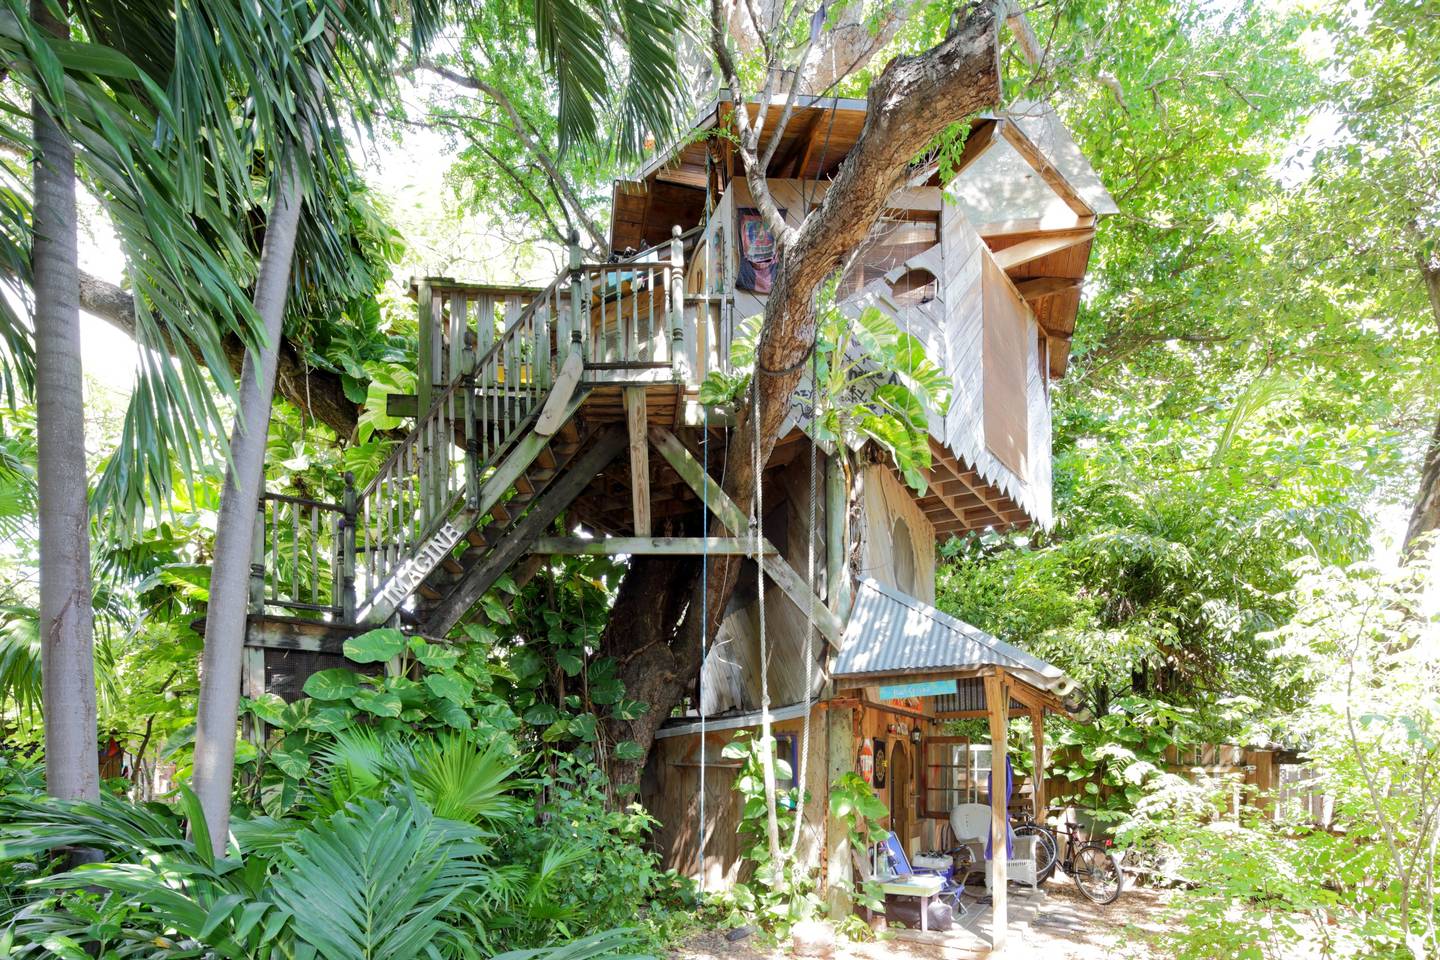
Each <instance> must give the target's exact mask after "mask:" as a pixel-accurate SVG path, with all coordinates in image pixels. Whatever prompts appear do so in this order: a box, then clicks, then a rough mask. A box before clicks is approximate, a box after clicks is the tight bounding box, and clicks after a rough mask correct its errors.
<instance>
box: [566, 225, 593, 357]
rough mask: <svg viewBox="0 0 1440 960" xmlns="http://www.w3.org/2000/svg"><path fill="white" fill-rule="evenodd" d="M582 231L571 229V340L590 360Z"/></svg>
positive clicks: (588, 307)
mask: <svg viewBox="0 0 1440 960" xmlns="http://www.w3.org/2000/svg"><path fill="white" fill-rule="evenodd" d="M580 264H581V259H580V232H579V231H578V230H572V231H570V342H571V343H574V344H577V345H579V346H580V349H581V354H580V355H581V356H582V357H583V358H584V359H585V360H586V361H589V359H590V356H589V354H588V353H587V352H586V348H585V343H586V342H587V341H588V340H589V337H586V336H584V334H583V331H584V329H585V328H584V323H585V320H586V315H587V314H588V313H589V310H590V296H589V290H582V289H581V287H583V286H586V285H585V284H584V283H582V280H583V279H584V271H582V270H581V269H580Z"/></svg>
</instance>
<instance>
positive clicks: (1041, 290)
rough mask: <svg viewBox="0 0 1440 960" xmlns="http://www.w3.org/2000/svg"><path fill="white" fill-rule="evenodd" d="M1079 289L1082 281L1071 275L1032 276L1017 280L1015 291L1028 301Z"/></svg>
mask: <svg viewBox="0 0 1440 960" xmlns="http://www.w3.org/2000/svg"><path fill="white" fill-rule="evenodd" d="M1079 289H1080V281H1079V280H1075V279H1072V278H1070V277H1032V278H1031V279H1029V280H1017V281H1016V282H1015V292H1016V293H1018V294H1020V297H1021V299H1023V300H1026V301H1030V300H1039V299H1040V298H1041V297H1053V296H1054V295H1055V294H1057V293H1065V292H1066V291H1069V290H1079Z"/></svg>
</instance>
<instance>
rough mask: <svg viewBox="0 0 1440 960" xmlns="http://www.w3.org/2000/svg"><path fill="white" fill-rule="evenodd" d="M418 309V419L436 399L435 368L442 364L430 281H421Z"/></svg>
mask: <svg viewBox="0 0 1440 960" xmlns="http://www.w3.org/2000/svg"><path fill="white" fill-rule="evenodd" d="M415 300H416V304H415V306H416V309H417V311H418V313H419V317H418V324H419V329H418V330H417V336H416V342H417V346H418V350H417V358H416V364H415V395H416V405H415V409H416V413H415V416H416V417H423V416H425V414H426V412H427V411H428V410H429V409H430V402H431V400H433V399H434V390H435V367H436V366H437V365H438V364H439V363H440V357H439V355H438V351H437V350H436V349H435V347H436V343H435V341H436V340H437V339H439V337H438V335H439V333H440V328H439V327H438V326H436V323H435V313H434V304H433V303H432V300H433V297H432V296H431V293H430V281H429V280H421V281H420V283H419V287H418V290H417V292H416V297H415Z"/></svg>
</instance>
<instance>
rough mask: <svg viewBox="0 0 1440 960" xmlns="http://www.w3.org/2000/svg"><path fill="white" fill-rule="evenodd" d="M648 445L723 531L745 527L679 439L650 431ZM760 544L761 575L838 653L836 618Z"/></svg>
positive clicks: (766, 545)
mask: <svg viewBox="0 0 1440 960" xmlns="http://www.w3.org/2000/svg"><path fill="white" fill-rule="evenodd" d="M650 442H651V443H652V444H654V445H655V449H656V450H658V451H660V455H661V456H662V457H664V458H665V462H666V463H668V464H670V466H671V467H672V468H673V469H674V470H675V472H676V473H678V474H679V475H680V478H681V479H682V480H684V481H685V482H686V483H687V484H688V485H689V486H690V489H691V490H693V491H695V494H696V496H699V497H701V498H703V499H706V500H708V502H709V504H710V511H711V512H712V513H714V514H715V516H716V518H717V519H718V520H719V521H720V522H721V523H723V524H724V525H725V526H726V528H727V529H729V530H731V531H740V530H745V529H747V528H748V527H749V523H748V522H747V521H746V519H745V514H744V512H743V511H742V510H741V509H740V508H739V507H738V506H736V504H735V501H734V500H731V499H730V496H729V494H727V493H726V492H725V491H724V490H723V489H721V487H720V484H718V483H716V482H715V478H714V477H712V476H710V475H709V474H708V473H706V472H705V468H704V467H702V466H701V465H700V461H698V460H696V459H695V457H694V456H692V455H691V453H690V451H689V450H687V449H685V445H684V444H683V443H681V442H680V438H679V437H677V436H675V434H673V433H671V432H670V431H669V430H667V429H665V428H664V427H651V428H650ZM761 544H762V545H763V547H764V549H765V551H766V552H765V554H764V556H762V558H761V561H762V566H764V568H765V573H766V574H768V575H769V577H770V579H771V580H774V581H775V584H776V586H778V587H779V588H780V589H781V590H783V591H785V595H786V596H788V597H789V598H790V600H791V602H792V603H794V604H795V606H797V607H799V608H800V612H801V613H802V614H803V613H807V612H808V611H811V610H813V611H814V615H815V626H816V628H817V629H818V630H819V631H820V633H821V634H822V635H823V636H824V637H825V639H826V640H828V641H829V642H830V646H832V647H833V648H834V649H835V650H836V651H837V652H838V651H839V650H840V638H841V637H842V636H843V635H844V633H845V626H844V624H843V623H842V622H841V621H840V618H839V617H837V616H836V615H835V614H834V613H833V612H832V611H831V610H830V608H829V607H827V606H826V605H825V603H824V602H823V601H821V600H819V599H817V598H816V596H815V593H814V591H813V590H811V585H810V584H808V583H806V582H805V581H804V580H803V579H802V578H801V577H800V575H799V574H797V573H796V572H795V570H794V569H793V568H792V567H791V566H790V564H788V563H786V562H785V558H784V557H782V556H780V551H779V550H776V549H775V546H774V545H773V544H772V543H770V541H769V540H764V539H762V540H761Z"/></svg>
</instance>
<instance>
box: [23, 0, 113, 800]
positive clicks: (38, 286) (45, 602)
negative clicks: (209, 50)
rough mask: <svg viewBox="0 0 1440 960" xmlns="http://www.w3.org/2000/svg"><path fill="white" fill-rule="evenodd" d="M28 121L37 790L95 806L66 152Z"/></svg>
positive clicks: (45, 126) (69, 155)
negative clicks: (39, 739)
mask: <svg viewBox="0 0 1440 960" xmlns="http://www.w3.org/2000/svg"><path fill="white" fill-rule="evenodd" d="M30 15H31V17H33V18H34V20H35V22H36V23H37V24H39V25H40V26H41V27H42V28H43V29H45V30H48V31H49V32H51V33H53V34H55V35H56V36H59V37H66V36H69V29H68V28H67V27H66V26H65V24H64V23H62V22H60V21H59V20H57V19H56V18H55V17H53V16H52V15H51V14H50V11H49V8H48V7H47V6H46V5H45V2H44V0H31V5H30ZM31 113H32V115H33V118H34V124H35V158H34V177H35V199H34V203H35V239H34V243H33V245H32V247H31V270H32V271H33V275H34V282H35V286H34V290H35V408H36V418H37V421H38V423H39V431H38V433H39V438H38V443H37V446H38V451H37V459H38V468H39V469H38V480H39V487H40V497H39V513H40V644H41V647H40V649H41V671H42V674H43V680H42V684H43V687H42V689H43V697H44V718H45V786H46V789H47V790H49V791H50V793H51V794H53V795H54V796H57V797H62V798H64V799H67V800H98V799H100V761H99V754H98V752H97V750H96V730H95V660H94V615H93V612H92V610H91V607H90V596H91V594H90V509H89V502H88V500H87V490H86V487H87V478H88V477H89V470H88V469H87V468H86V465H85V399H84V394H83V380H82V370H81V364H80V303H79V290H78V275H79V266H78V263H79V239H78V233H77V228H76V215H75V150H74V147H73V146H72V145H71V143H70V138H69V136H68V135H67V134H66V133H65V131H64V130H62V129H61V128H60V125H59V124H58V123H56V122H55V119H54V118H53V117H51V116H50V115H49V114H48V113H47V112H46V111H45V109H44V108H43V107H42V106H41V105H40V103H39V101H38V100H37V101H32V103H31Z"/></svg>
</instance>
